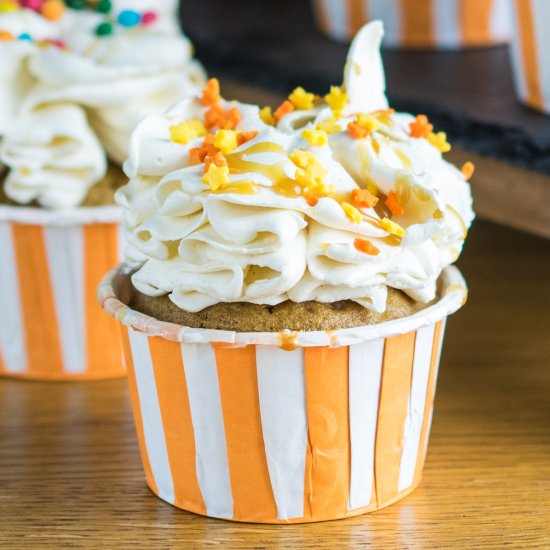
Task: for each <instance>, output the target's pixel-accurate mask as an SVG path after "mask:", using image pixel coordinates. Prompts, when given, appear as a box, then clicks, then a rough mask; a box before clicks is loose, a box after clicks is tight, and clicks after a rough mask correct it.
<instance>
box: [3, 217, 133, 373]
mask: <svg viewBox="0 0 550 550" xmlns="http://www.w3.org/2000/svg"><path fill="white" fill-rule="evenodd" d="M118 239H119V229H118V225H117V224H109V223H96V224H89V225H86V224H84V225H78V224H77V225H69V226H59V227H57V226H48V225H29V224H22V223H15V222H9V221H1V222H0V248H1V251H0V262H1V263H2V266H1V268H0V305H3V306H4V307H6V309H7V311H8V314H7V315H4V316H3V317H2V318H0V357H2V360H1V362H0V375H4V376H17V377H27V378H35V379H45V380H71V379H75V380H86V379H98V378H111V377H119V376H124V374H125V372H124V368H123V360H122V355H123V354H122V347H121V341H120V335H119V330H118V327H117V323H116V321H115V320H114V319H111V318H109V317H108V316H106V315H105V313H104V312H103V311H102V309H101V307H100V306H99V304H98V303H97V287H98V285H99V283H100V281H101V279H102V278H103V276H104V275H105V274H106V273H107V272H108V270H109V269H112V268H113V267H115V265H116V264H117V263H118V262H119V258H120V251H119V244H118Z"/></svg>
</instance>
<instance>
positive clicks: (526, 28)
mask: <svg viewBox="0 0 550 550" xmlns="http://www.w3.org/2000/svg"><path fill="white" fill-rule="evenodd" d="M516 19H517V23H518V26H519V29H518V34H519V45H520V49H521V61H522V69H523V80H524V82H525V87H526V96H525V98H524V101H525V103H527V105H530V106H532V107H534V108H536V109H540V110H543V109H544V99H543V93H542V84H541V81H540V67H539V54H538V48H537V38H536V33H535V26H534V19H533V5H532V3H531V0H516Z"/></svg>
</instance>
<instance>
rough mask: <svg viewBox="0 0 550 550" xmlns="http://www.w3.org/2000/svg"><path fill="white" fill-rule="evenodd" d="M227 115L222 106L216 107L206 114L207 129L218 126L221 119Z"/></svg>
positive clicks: (205, 123)
mask: <svg viewBox="0 0 550 550" xmlns="http://www.w3.org/2000/svg"><path fill="white" fill-rule="evenodd" d="M224 113H225V109H224V108H223V107H222V106H221V105H214V106H212V107H210V109H208V111H206V113H204V125H205V126H206V127H207V128H214V126H218V125H219V122H220V120H221V118H222V117H223V115H224Z"/></svg>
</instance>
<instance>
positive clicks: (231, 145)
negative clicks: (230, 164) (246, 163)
mask: <svg viewBox="0 0 550 550" xmlns="http://www.w3.org/2000/svg"><path fill="white" fill-rule="evenodd" d="M238 146H239V143H238V141H237V132H235V131H234V130H218V131H217V132H216V137H215V138H214V147H216V149H219V150H220V151H221V152H222V153H223V154H224V155H228V154H229V153H231V151H233V150H234V149H236V148H237V147H238Z"/></svg>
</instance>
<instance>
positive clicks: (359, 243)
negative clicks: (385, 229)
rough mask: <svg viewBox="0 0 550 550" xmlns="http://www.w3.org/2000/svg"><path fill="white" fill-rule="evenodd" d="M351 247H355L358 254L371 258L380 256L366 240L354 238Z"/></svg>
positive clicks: (376, 249)
mask: <svg viewBox="0 0 550 550" xmlns="http://www.w3.org/2000/svg"><path fill="white" fill-rule="evenodd" d="M353 246H355V248H357V250H359V251H360V252H364V253H365V254H370V255H371V256H378V254H380V250H379V249H378V248H376V246H374V245H373V244H372V243H371V242H370V241H367V240H366V239H360V238H359V237H358V238H356V239H355V240H354V241H353Z"/></svg>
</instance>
